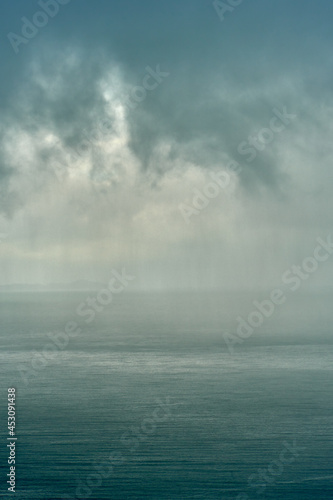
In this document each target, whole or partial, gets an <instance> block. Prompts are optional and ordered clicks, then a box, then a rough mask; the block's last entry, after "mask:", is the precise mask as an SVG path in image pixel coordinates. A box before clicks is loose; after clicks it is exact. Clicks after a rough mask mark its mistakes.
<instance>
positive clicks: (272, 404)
mask: <svg viewBox="0 0 333 500" xmlns="http://www.w3.org/2000/svg"><path fill="white" fill-rule="evenodd" d="M91 295H93V293H92V294H91ZM86 296H87V294H86V293H72V294H69V293H68V294H62V293H47V294H40V293H31V294H27V293H24V294H20V293H12V294H7V295H5V294H1V297H0V300H1V306H0V307H1V309H0V312H1V364H0V366H1V369H0V370H1V371H0V378H1V388H2V390H1V401H0V403H1V404H0V418H1V423H4V425H1V436H0V439H1V443H2V444H1V447H0V465H1V486H0V488H1V498H17V499H20V500H21V499H24V500H30V499H31V500H39V499H62V498H90V499H96V500H97V499H119V500H120V499H121V500H122V499H131V500H132V499H133V500H134V499H144V498H147V499H156V500H157V499H161V500H167V499H168V500H169V499H192V498H193V499H235V500H236V499H237V500H246V499H256V498H262V499H274V500H275V499H287V500H296V499H305V500H307V499H323V500H325V499H331V498H332V496H333V495H332V493H333V471H332V465H333V447H332V444H333V441H332V437H333V428H332V424H333V401H332V394H333V364H332V360H333V347H332V336H331V326H330V325H331V323H330V308H331V307H330V304H331V298H320V300H319V299H318V297H317V298H313V297H312V298H311V297H310V296H308V297H298V298H296V299H295V300H294V301H293V302H290V303H289V304H287V305H286V306H285V307H284V308H283V307H282V306H281V309H280V310H279V311H277V312H276V314H275V315H274V316H273V317H272V318H270V319H268V320H267V321H266V322H265V323H264V324H263V326H262V327H261V328H260V329H258V331H256V332H255V333H254V334H253V335H252V337H251V338H249V339H247V340H246V341H245V342H244V343H243V344H241V345H239V346H237V348H236V349H235V352H234V353H233V354H231V353H229V351H228V349H227V347H226V345H225V342H224V340H223V332H225V331H227V330H228V331H233V328H235V324H236V323H235V318H236V317H237V315H238V314H245V313H246V311H250V310H251V309H249V307H250V304H251V300H250V298H249V297H248V296H246V295H237V294H229V295H223V294H212V293H209V294H181V293H176V294H171V293H169V294H162V293H159V294H150V293H143V294H138V293H126V292H125V293H124V294H122V295H119V296H118V297H117V298H116V299H115V301H114V302H113V303H112V304H111V305H110V306H107V307H105V309H104V310H103V311H102V312H100V313H99V314H98V315H96V318H95V320H94V321H93V322H92V323H91V324H86V323H85V322H84V320H82V318H78V316H77V315H76V312H75V310H76V306H77V304H79V303H80V302H81V301H82V300H84V299H85V298H86ZM325 300H326V302H325ZM67 321H77V322H78V323H79V324H80V326H81V328H82V332H81V333H80V335H78V336H77V337H76V338H72V339H70V341H69V343H68V345H67V346H66V348H65V349H63V350H60V349H58V351H57V354H56V356H55V358H54V359H53V360H52V361H51V360H50V361H49V362H48V363H47V365H46V366H44V367H39V370H37V371H36V374H35V375H33V376H32V375H31V376H29V378H28V381H27V384H26V383H25V381H24V379H23V378H22V376H21V374H20V372H19V368H22V366H25V367H27V366H30V367H31V361H32V359H34V352H35V353H36V352H37V353H38V352H42V350H43V348H44V346H45V345H46V344H48V343H49V342H50V340H49V338H48V336H47V333H48V332H56V331H58V330H59V331H60V330H61V329H63V327H64V325H65V324H66V322H67ZM35 366H37V365H35ZM8 387H15V388H16V390H17V403H16V409H17V445H16V453H17V456H16V481H17V482H16V493H15V495H14V494H12V493H8V494H7V493H6V488H7V486H6V474H7V472H8V465H7V455H8V452H7V449H6V443H7V441H6V438H7V431H6V398H7V388H8ZM161 403H162V405H161ZM163 404H164V406H163ZM285 443H287V446H289V447H290V446H291V447H292V449H294V454H293V453H292V452H290V451H289V452H285V453H284V455H281V453H283V452H284V451H285V449H286V445H285ZM293 447H294V448H293ZM295 447H296V448H295ZM281 456H287V459H288V463H286V462H283V463H282V462H281V459H280V457H281ZM110 457H111V459H110ZM99 466H101V467H102V468H99ZM89 484H90V486H89ZM94 485H95V486H94ZM78 486H81V489H80V488H79V489H77V488H78Z"/></svg>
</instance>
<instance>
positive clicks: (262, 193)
mask: <svg viewBox="0 0 333 500" xmlns="http://www.w3.org/2000/svg"><path fill="white" fill-rule="evenodd" d="M41 3H43V1H42V2H41ZM62 3H66V0H62ZM220 3H221V4H222V2H220ZM233 3H234V4H235V3H237V2H235V1H234V2H233ZM51 4H52V5H51ZM0 8H1V16H0V32H1V37H2V42H1V45H0V56H1V70H2V71H1V74H2V78H1V80H0V106H1V110H0V111H1V112H0V129H1V149H0V182H1V184H0V211H1V215H0V256H1V278H0V284H7V283H17V282H19V283H35V282H38V283H50V282H71V281H74V280H77V279H89V280H98V281H106V280H107V279H108V277H109V276H111V270H112V269H113V268H115V269H121V268H122V267H125V268H126V269H127V270H128V271H129V272H131V273H132V274H133V275H135V276H136V280H135V282H136V286H139V287H143V288H150V287H153V288H156V287H157V288H179V287H180V288H194V289H197V288H201V287H202V288H210V287H213V288H216V287H217V288H225V289H228V288H243V287H250V288H256V287H258V288H260V287H271V286H275V285H276V284H279V282H280V281H281V276H282V274H283V273H284V272H285V271H286V270H287V269H288V268H290V267H291V266H292V265H293V264H298V263H300V262H302V260H303V259H304V258H306V257H308V256H311V255H312V254H313V250H314V248H315V246H316V238H317V237H322V238H326V237H327V235H328V234H329V233H330V232H331V228H332V225H331V220H332V208H333V201H332V196H331V193H332V184H333V175H332V158H333V141H332V136H333V135H332V132H333V121H332V117H333V96H332V89H333V52H332V42H333V32H332V19H333V3H332V2H331V0H317V1H316V2H313V0H312V1H311V0H279V1H276V0H275V1H274V0H244V1H243V2H240V4H239V5H238V6H237V7H235V8H230V10H228V11H226V12H224V13H223V7H219V8H217V9H216V8H214V5H213V3H212V2H211V1H210V0H160V1H156V0H140V1H137V0H112V1H110V0H96V1H94V2H93V1H91V0H90V1H88V0H71V1H69V2H68V3H67V4H65V5H59V4H58V3H57V4H56V5H55V4H54V2H53V1H51V2H50V4H47V5H46V6H45V10H44V11H43V9H42V8H41V6H40V5H39V4H38V2H37V1H34V0H2V2H1V7H0ZM38 11H39V12H40V11H42V12H45V11H46V12H49V13H52V15H53V17H51V14H49V15H48V14H40V13H39V14H36V13H38ZM57 11H58V12H57ZM217 11H219V12H217ZM22 18H24V19H23V20H22ZM222 18H223V19H222ZM30 22H32V23H34V24H39V26H41V27H37V28H36V27H35V26H34V24H30ZM156 73H157V74H156ZM144 85H145V87H146V88H144V87H143V86H144ZM280 114H282V115H283V117H282V120H281V119H279V118H278V116H279V115H280ZM288 117H289V118H288ZM263 129H266V130H265V131H263ZM258 134H259V139H258ZM260 137H261V140H260ZM258 140H259V142H258ZM249 141H250V142H251V141H254V142H253V144H252V145H249V144H248V142H249ZM254 144H255V145H256V146H254ZM249 148H250V149H249ZM231 160H233V161H234V162H237V164H238V165H239V168H238V169H237V172H234V171H230V169H229V170H227V171H229V174H228V176H229V177H228V181H229V184H228V185H227V186H225V187H221V185H220V186H219V187H218V188H216V186H217V185H216V184H215V187H212V186H210V188H208V187H207V185H209V183H211V182H212V179H211V174H212V173H215V175H216V174H220V175H222V174H221V172H223V171H226V169H228V165H229V164H230V161H231ZM233 165H236V163H234V164H233ZM221 178H222V177H221ZM224 178H225V177H224ZM222 184H223V183H222ZM205 189H206V192H210V193H213V195H214V197H212V198H207V197H206V199H202V200H204V201H200V200H199V201H198V197H197V195H198V191H195V190H199V191H200V192H201V193H203V192H204V190H205ZM209 189H210V190H211V191H209ZM214 190H215V191H214ZM195 193H196V195H195ZM193 198H194V199H195V201H194V203H201V204H202V206H203V205H207V206H205V207H204V208H202V209H198V208H195V206H194V205H193ZM197 207H198V205H197ZM184 214H185V215H184ZM332 278H333V257H332V259H331V261H330V260H328V261H327V262H325V263H322V264H320V266H319V269H318V271H316V273H314V274H313V275H312V277H311V284H310V283H309V286H316V287H322V286H323V287H324V286H328V285H330V283H331V282H332Z"/></svg>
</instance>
